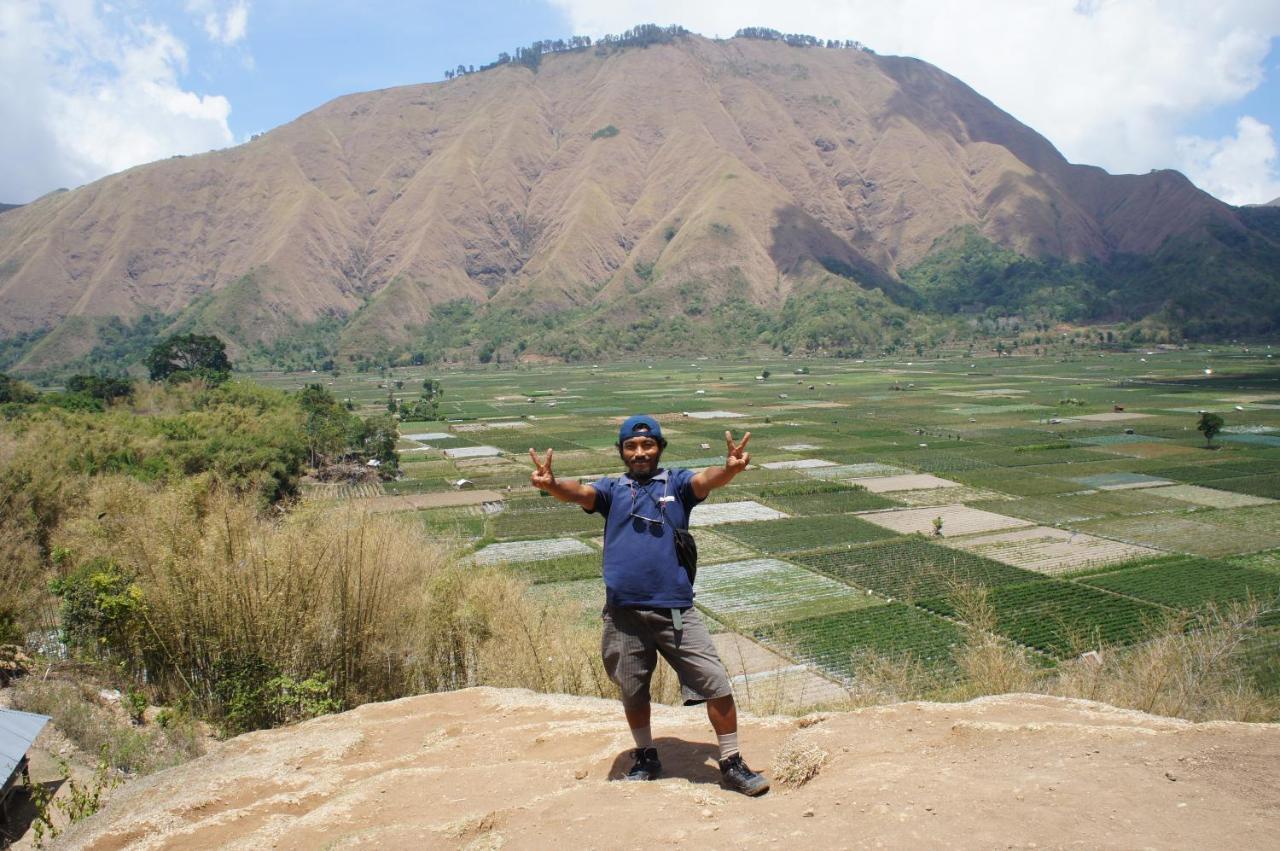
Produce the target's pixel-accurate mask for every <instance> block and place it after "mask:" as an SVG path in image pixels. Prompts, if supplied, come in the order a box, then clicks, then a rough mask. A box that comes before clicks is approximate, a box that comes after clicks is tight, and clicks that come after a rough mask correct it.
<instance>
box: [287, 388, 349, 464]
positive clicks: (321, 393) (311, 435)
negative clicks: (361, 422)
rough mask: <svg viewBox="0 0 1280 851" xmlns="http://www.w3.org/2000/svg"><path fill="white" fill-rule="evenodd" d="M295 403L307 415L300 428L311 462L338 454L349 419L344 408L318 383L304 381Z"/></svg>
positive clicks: (341, 450)
mask: <svg viewBox="0 0 1280 851" xmlns="http://www.w3.org/2000/svg"><path fill="white" fill-rule="evenodd" d="M298 405H299V407H301V408H302V411H303V413H304V414H306V417H307V420H306V423H305V425H304V426H303V430H304V433H305V434H306V437H307V452H308V454H309V455H310V456H311V466H313V467H318V466H319V465H320V462H321V461H322V460H325V459H329V458H334V457H337V456H339V455H341V454H342V452H343V450H344V449H346V438H347V429H348V421H349V420H351V419H352V416H351V414H349V413H348V412H347V409H346V408H344V407H343V406H342V405H340V404H339V403H338V400H337V399H335V398H334V397H333V394H332V393H330V392H329V391H328V390H326V389H325V388H324V387H322V386H320V385H319V384H308V385H307V386H306V388H304V389H303V391H302V392H301V393H300V394H299V396H298Z"/></svg>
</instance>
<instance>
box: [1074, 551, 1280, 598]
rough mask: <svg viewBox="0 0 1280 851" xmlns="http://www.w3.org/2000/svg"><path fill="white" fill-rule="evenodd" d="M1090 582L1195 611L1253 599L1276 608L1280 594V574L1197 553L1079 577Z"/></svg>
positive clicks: (1120, 592)
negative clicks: (1215, 559)
mask: <svg viewBox="0 0 1280 851" xmlns="http://www.w3.org/2000/svg"><path fill="white" fill-rule="evenodd" d="M1078 581H1080V582H1083V583H1084V584H1086V585H1092V586H1095V587H1097V588H1104V589H1106V590H1108V591H1115V592H1116V593H1118V594H1127V595H1129V596H1130V597H1137V598H1139V599H1142V600H1150V601H1151V602H1153V603H1160V604H1161V605H1164V606H1170V607H1172V608H1176V609H1186V610H1194V609H1199V608H1201V607H1202V606H1204V605H1206V604H1207V603H1217V604H1219V605H1222V604H1226V603H1234V602H1243V601H1245V600H1248V599H1254V600H1257V601H1259V602H1260V603H1262V604H1263V605H1264V606H1266V605H1270V606H1274V605H1275V604H1276V602H1277V598H1280V574H1276V573H1271V572H1268V571H1265V570H1255V569H1252V568H1248V567H1239V566H1236V565H1232V564H1228V563H1226V562H1222V561H1214V560H1213V559H1207V558H1199V557H1196V556H1171V557H1167V558H1161V559H1156V560H1153V561H1146V562H1143V563H1141V564H1137V565H1133V566H1130V567H1126V568H1124V569H1122V570H1117V571H1115V572H1114V573H1102V574H1097V575H1093V576H1089V577H1086V578H1084V579H1080V580H1078Z"/></svg>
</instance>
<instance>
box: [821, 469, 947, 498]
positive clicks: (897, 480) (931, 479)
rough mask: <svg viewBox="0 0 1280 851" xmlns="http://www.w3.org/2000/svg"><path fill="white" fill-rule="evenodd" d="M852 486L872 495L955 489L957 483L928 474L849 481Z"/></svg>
mask: <svg viewBox="0 0 1280 851" xmlns="http://www.w3.org/2000/svg"><path fill="white" fill-rule="evenodd" d="M846 481H848V482H849V484H851V485H855V486H857V487H860V488H866V489H867V490H869V491H871V492H872V493H890V492H892V491H911V490H930V489H934V488H950V487H955V486H956V482H953V481H950V480H948V479H940V478H938V477H937V476H931V475H929V474H928V473H912V474H909V475H905V476H871V477H866V478H857V479H847V480H846Z"/></svg>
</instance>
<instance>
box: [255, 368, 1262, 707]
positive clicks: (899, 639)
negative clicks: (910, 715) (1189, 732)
mask: <svg viewBox="0 0 1280 851" xmlns="http://www.w3.org/2000/svg"><path fill="white" fill-rule="evenodd" d="M1210 367H1212V374H1208V373H1206V372H1205V370H1206V369H1208V368H1210ZM426 378H432V379H435V380H438V381H439V382H440V383H441V386H442V387H443V395H442V396H441V397H440V399H439V415H440V419H437V420H428V421H415V422H402V423H401V424H400V435H401V440H400V442H399V447H398V448H399V451H400V465H401V466H400V475H399V476H398V477H396V478H395V479H394V480H391V481H385V482H383V483H381V484H376V483H375V484H370V483H367V482H366V483H360V484H333V483H329V484H322V483H314V484H308V485H305V486H304V491H303V497H304V498H305V499H308V500H313V501H316V502H317V503H319V504H322V505H334V506H338V505H346V504H350V505H354V506H363V507H364V508H366V509H367V510H379V511H382V510H404V511H411V512H413V513H414V516H415V517H416V518H417V519H418V520H419V521H420V522H421V523H422V524H423V525H424V527H425V528H427V529H428V530H430V531H432V532H433V533H438V534H439V535H440V536H441V537H442V538H448V539H449V540H451V541H454V542H458V543H459V545H461V546H462V547H464V548H465V549H466V550H468V551H469V552H470V553H471V556H470V557H472V558H474V560H475V561H476V562H477V563H478V564H486V565H495V566H497V568H498V569H501V570H509V571H511V572H512V573H514V574H516V575H518V576H521V577H523V578H525V579H526V580H528V582H529V583H530V591H529V593H530V594H531V595H532V596H534V597H536V598H537V599H540V600H543V601H545V602H546V603H547V604H548V605H549V606H552V607H563V608H565V609H567V610H571V612H572V614H571V615H569V616H571V617H582V618H584V620H591V619H593V618H598V611H599V605H600V603H601V602H602V600H603V588H602V583H601V580H600V570H601V568H600V560H601V547H602V541H601V534H602V529H603V521H602V520H601V518H600V517H599V516H597V515H594V514H589V513H587V512H584V511H582V510H581V509H579V508H577V507H576V506H570V505H563V504H560V503H557V502H555V501H554V500H552V499H550V498H548V497H546V496H544V495H541V494H539V493H537V492H536V491H534V490H533V489H532V488H531V487H530V486H529V473H530V470H531V464H530V461H529V456H528V450H529V449H530V448H531V447H532V448H535V449H536V450H537V451H538V452H539V453H540V454H541V453H545V452H546V451H547V450H548V449H550V450H553V451H554V453H555V459H554V469H555V472H556V474H557V475H558V476H560V477H576V478H580V479H583V480H588V481H589V480H592V479H595V478H599V477H601V476H605V475H617V474H618V473H619V472H620V470H621V469H622V467H621V463H620V461H619V459H618V456H617V452H616V449H615V448H614V446H613V442H614V439H615V433H616V428H617V424H618V423H619V422H620V421H621V419H622V418H624V417H626V416H627V415H630V414H633V413H649V414H652V415H654V416H656V417H657V418H658V419H659V420H660V422H661V423H662V425H663V429H664V432H665V434H666V436H667V438H668V440H669V446H668V448H667V450H666V454H665V458H664V460H665V461H666V462H667V463H668V464H670V465H675V466H685V467H690V468H695V469H696V468H700V467H704V466H709V465H713V464H718V463H720V462H721V461H722V459H723V457H724V456H723V453H724V447H725V443H724V433H725V431H726V430H729V431H731V432H732V433H733V435H734V436H735V437H740V436H741V435H742V434H743V433H744V432H746V431H750V432H751V442H750V445H749V447H748V448H749V450H750V451H751V453H752V467H751V468H750V469H749V470H747V471H746V472H745V473H744V474H742V475H741V476H739V477H738V478H737V479H736V480H735V481H734V482H733V483H732V484H731V485H730V486H728V487H726V488H723V489H722V490H719V491H716V492H715V493H713V494H712V496H711V497H710V498H709V499H708V500H707V501H706V502H705V503H704V504H703V505H701V506H699V507H698V508H697V509H695V510H694V512H693V528H694V533H695V537H696V538H697V539H698V542H699V549H700V553H701V567H700V570H699V578H698V584H697V589H698V597H697V603H698V605H699V606H700V608H701V609H702V610H703V612H704V613H705V614H706V615H707V616H708V623H709V624H710V625H711V626H712V628H713V629H714V630H715V631H716V632H717V633H719V634H720V636H722V637H726V638H733V637H734V636H735V635H737V636H738V638H736V639H734V640H736V641H739V642H745V643H744V644H743V645H742V646H750V647H756V648H758V650H756V651H753V652H755V653H756V655H759V656H761V657H762V658H764V657H768V658H769V659H774V660H778V661H777V664H778V665H780V666H781V667H779V668H778V669H777V670H775V671H773V672H772V673H770V672H768V671H765V672H764V674H766V675H768V676H770V677H772V678H773V679H772V681H774V682H776V683H778V684H785V683H787V682H790V681H791V680H792V679H796V678H802V676H803V677H808V680H807V681H806V682H808V684H809V685H808V686H806V688H810V689H811V688H812V684H813V682H816V681H817V680H815V679H814V677H818V678H821V679H823V681H827V682H829V683H831V684H832V687H833V688H837V689H838V687H839V686H841V685H848V684H849V682H850V678H851V677H853V676H855V673H856V670H857V666H856V663H855V660H856V659H857V658H858V657H859V656H861V655H865V654H867V653H869V652H873V653H875V654H879V655H881V656H889V657H894V656H899V657H902V656H910V657H911V658H912V659H914V660H916V661H917V662H920V663H922V664H926V665H928V666H932V667H933V668H935V669H936V670H937V671H938V672H940V673H942V674H947V673H948V672H952V671H954V661H953V654H954V648H955V646H956V645H957V644H959V643H962V642H963V641H964V640H965V636H966V632H967V630H966V628H965V627H964V625H963V623H962V621H963V618H964V617H965V615H966V612H965V611H964V605H963V604H961V603H960V602H959V601H960V600H963V599H965V598H966V596H971V595H972V594H973V593H974V590H975V589H980V590H981V592H982V593H983V594H985V599H986V601H987V602H988V603H989V605H990V607H991V608H992V610H993V613H994V626H993V629H994V631H995V632H996V633H998V634H999V635H1000V636H1001V637H1003V638H1004V639H1006V640H1009V641H1013V642H1016V643H1018V644H1020V645H1022V646H1024V647H1027V648H1029V649H1031V650H1033V651H1035V653H1036V654H1037V657H1038V658H1040V659H1042V660H1045V664H1052V660H1054V659H1066V658H1070V657H1072V656H1073V655H1075V654H1077V653H1079V652H1083V651H1084V650H1088V649H1094V648H1096V647H1098V646H1100V645H1125V644H1132V643H1134V642H1139V641H1142V640H1144V639H1145V638H1146V637H1148V636H1150V635H1151V634H1153V632H1154V631H1155V630H1158V629H1159V628H1160V626H1161V625H1162V624H1163V623H1165V622H1166V621H1168V620H1169V619H1170V618H1176V617H1187V616H1192V617H1194V615H1195V613H1196V612H1197V611H1200V610H1202V609H1203V608H1204V607H1206V606H1208V605H1215V604H1216V605H1222V604H1229V603H1235V602H1239V601H1242V600H1248V599H1254V600H1258V601H1260V602H1262V603H1263V604H1264V605H1267V606H1270V607H1271V608H1272V609H1275V608H1276V607H1277V606H1280V602H1277V598H1280V365H1277V364H1276V363H1275V360H1274V359H1272V358H1270V357H1269V354H1268V353H1266V352H1265V351H1264V352H1263V353H1257V352H1253V353H1247V352H1245V351H1243V350H1240V349H1235V350H1230V351H1227V350H1219V351H1216V352H1214V353H1212V354H1210V353H1209V352H1205V351H1174V350H1158V351H1144V352H1141V353H1139V352H1132V353H1127V354H1126V353H1113V352H1107V353H1104V354H1102V355H1099V354H1098V353H1097V352H1093V353H1091V354H1089V355H1088V356H1087V357H1086V356H1084V355H1081V356H1079V357H1077V358H1075V359H1074V360H1069V361H1060V360H1054V359H1049V358H1035V357H1005V358H974V357H968V358H963V359H962V358H959V357H956V358H950V359H941V360H917V361H903V360H898V361H890V360H879V361H867V362H862V361H850V360H823V359H804V360H801V359H794V360H793V359H787V358H782V357H778V358H775V359H773V360H772V361H771V362H761V361H758V360H750V361H749V360H742V359H739V360H732V359H730V360H712V359H706V360H695V361H651V362H645V363H643V364H640V365H626V364H602V365H590V364H580V365H556V366H550V365H519V366H512V365H509V364H504V365H502V366H500V367H499V366H497V365H489V366H487V367H483V368H482V367H479V366H472V367H469V368H463V367H449V368H434V369H432V370H430V371H428V370H427V369H426V368H422V367H418V368H403V369H399V368H397V369H388V370H384V371H383V372H381V373H365V374H356V373H347V372H344V373H343V374H341V375H327V374H307V375H281V374H269V375H262V376H259V379H260V380H261V381H263V382H264V383H267V384H270V385H273V386H276V387H282V388H286V389H295V390H296V389H300V388H301V387H302V386H304V385H305V384H307V383H312V382H317V381H318V382H320V383H322V384H324V385H325V386H327V387H328V388H329V389H330V390H331V391H332V392H333V393H334V394H335V395H336V396H337V397H338V398H339V399H341V400H347V401H349V402H350V404H351V405H352V407H353V408H354V409H355V410H357V411H358V412H361V413H365V414H370V413H378V412H385V411H387V410H388V408H389V402H394V403H395V404H396V405H398V404H400V403H402V402H403V403H406V404H412V403H413V401H414V400H415V399H416V398H417V396H418V390H419V389H420V387H421V384H422V381H423V380H424V379H426ZM1205 410H1207V411H1216V412H1218V413H1219V414H1220V415H1221V416H1222V417H1223V418H1224V419H1225V420H1226V424H1227V428H1226V429H1224V431H1223V432H1222V433H1221V434H1219V435H1217V436H1216V437H1215V439H1214V440H1213V441H1212V443H1209V442H1206V440H1205V439H1204V436H1203V435H1202V434H1200V433H1199V432H1198V431H1197V430H1196V423H1197V419H1198V415H1199V412H1200V411H1205ZM460 480H461V481H460ZM1273 621H1274V625H1273V626H1271V627H1269V629H1271V633H1266V634H1264V635H1263V636H1261V637H1259V638H1258V639H1257V640H1256V641H1254V642H1253V643H1252V644H1251V645H1250V653H1252V654H1253V656H1252V657H1251V658H1254V659H1255V662H1256V665H1255V669H1256V671H1257V676H1258V677H1259V678H1260V681H1264V680H1265V681H1267V682H1272V683H1273V684H1274V687H1275V688H1276V689H1277V690H1280V662H1277V660H1276V658H1275V657H1276V655H1277V653H1278V652H1280V614H1268V615H1264V622H1265V623H1272V622H1273ZM1268 635H1269V636H1270V638H1268V637H1267V636H1268ZM726 646H728V645H726ZM806 672H807V673H806ZM759 674H760V672H758V671H753V672H752V675H753V676H757V675H759ZM1268 678H1270V679H1268Z"/></svg>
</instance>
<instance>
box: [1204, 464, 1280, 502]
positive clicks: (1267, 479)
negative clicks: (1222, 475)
mask: <svg viewBox="0 0 1280 851" xmlns="http://www.w3.org/2000/svg"><path fill="white" fill-rule="evenodd" d="M1203 484H1204V485H1205V486H1206V487H1211V488H1221V489H1222V490H1229V491H1235V492H1236V493H1247V494H1251V495H1253V496H1264V497H1266V498H1267V499H1280V471H1276V472H1271V473H1268V474H1265V475H1259V476H1240V477H1237V478H1231V479H1223V480H1220V481H1219V480H1213V479H1210V480H1208V481H1205V482H1204V483H1203Z"/></svg>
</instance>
